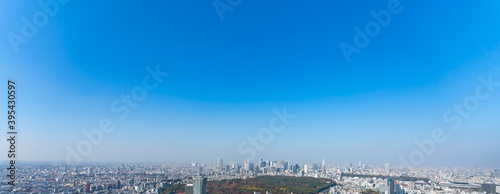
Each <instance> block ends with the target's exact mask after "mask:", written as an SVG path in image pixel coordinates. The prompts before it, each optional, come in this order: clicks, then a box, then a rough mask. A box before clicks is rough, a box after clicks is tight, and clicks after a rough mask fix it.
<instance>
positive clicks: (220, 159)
mask: <svg viewBox="0 0 500 194" xmlns="http://www.w3.org/2000/svg"><path fill="white" fill-rule="evenodd" d="M223 168H224V162H223V161H222V158H218V159H217V170H219V171H222V169H223Z"/></svg>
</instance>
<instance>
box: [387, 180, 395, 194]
mask: <svg viewBox="0 0 500 194" xmlns="http://www.w3.org/2000/svg"><path fill="white" fill-rule="evenodd" d="M387 186H388V187H389V194H396V187H395V185H394V179H391V178H390V179H387Z"/></svg>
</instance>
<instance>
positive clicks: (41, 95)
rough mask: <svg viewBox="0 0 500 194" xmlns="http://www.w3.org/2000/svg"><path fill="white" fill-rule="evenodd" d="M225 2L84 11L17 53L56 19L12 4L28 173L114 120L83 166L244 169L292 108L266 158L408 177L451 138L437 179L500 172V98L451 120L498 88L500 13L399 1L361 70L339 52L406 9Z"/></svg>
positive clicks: (77, 5) (358, 61) (1, 41)
mask: <svg viewBox="0 0 500 194" xmlns="http://www.w3.org/2000/svg"><path fill="white" fill-rule="evenodd" d="M42 2H45V0H43V1H42ZM220 2H222V3H223V4H224V5H227V6H229V7H230V9H231V10H232V11H227V12H225V13H224V14H223V16H224V20H221V18H220V17H219V16H218V13H217V10H216V9H215V8H214V5H213V1H211V0H210V1H193V0H183V1H150V2H138V1H75V0H73V1H70V2H69V3H67V4H65V5H62V4H58V7H59V8H58V9H57V13H56V14H55V15H54V16H53V17H50V16H48V17H47V19H48V21H47V22H46V24H44V23H43V17H39V18H38V19H39V20H40V21H42V23H40V21H38V24H39V25H40V26H41V27H37V29H38V30H37V32H36V34H34V33H33V32H31V34H28V35H33V34H34V35H33V36H32V37H24V38H25V39H26V40H27V42H26V44H24V43H20V44H19V45H18V46H17V49H18V50H17V52H15V49H14V47H16V46H13V45H12V43H11V41H10V38H9V35H8V34H9V33H14V34H17V35H19V36H23V35H22V34H23V33H22V31H23V26H25V23H24V21H23V19H22V18H24V17H25V18H27V20H29V21H31V22H33V16H34V15H36V13H39V12H40V11H42V10H43V9H42V8H41V7H40V6H39V5H38V3H37V1H14V0H6V1H3V2H2V3H1V4H2V5H1V6H0V14H1V15H0V59H1V60H0V77H1V80H2V82H6V80H7V79H8V78H13V79H15V80H16V81H17V85H18V106H17V109H18V126H19V128H20V134H19V140H18V142H19V145H18V147H19V159H22V160H43V161H47V160H49V161H52V160H54V161H62V160H65V157H66V155H67V151H66V147H67V146H69V147H72V148H73V149H76V148H75V147H76V146H77V144H78V143H79V142H81V141H83V140H86V137H85V136H84V135H83V133H82V131H83V130H91V129H95V128H97V127H98V126H99V121H100V120H101V119H102V118H110V119H111V120H112V121H113V124H114V125H115V126H116V129H115V131H113V132H112V133H107V134H104V136H103V141H102V143H101V144H99V145H97V146H93V149H92V151H91V153H90V154H89V155H88V156H85V157H83V159H84V160H88V161H167V162H210V163H215V162H216V159H217V158H218V157H223V158H224V159H225V161H229V160H235V161H239V162H241V161H243V160H245V159H246V158H247V157H248V154H241V153H239V152H238V151H237V147H238V145H240V144H241V143H242V142H245V141H246V140H247V138H248V137H250V136H257V135H258V134H259V132H260V131H261V129H262V128H264V127H268V126H269V122H270V120H272V118H273V117H274V116H275V115H274V114H273V108H276V109H278V110H280V111H281V110H282V109H283V107H285V106H286V108H287V112H288V113H290V114H294V115H296V118H295V119H293V120H290V123H289V124H288V125H287V126H286V128H285V129H284V130H283V131H281V132H276V133H274V138H273V139H272V140H271V141H270V142H269V143H267V144H265V148H264V149H262V150H258V151H257V158H261V157H263V158H265V159H277V160H282V159H283V160H291V161H296V162H301V163H313V162H316V163H319V162H321V160H322V159H323V158H325V160H326V162H327V163H330V164H344V162H353V163H357V161H363V162H367V163H370V164H374V165H383V164H384V163H386V162H389V163H391V164H398V163H399V159H398V156H400V155H401V156H403V157H406V158H408V156H409V154H410V153H411V152H412V151H414V150H418V149H419V148H418V146H417V145H416V144H415V143H414V141H415V140H419V141H421V140H423V139H426V138H431V133H432V132H433V130H434V129H435V128H438V127H440V128H443V129H445V131H446V135H447V137H448V139H447V140H446V141H445V142H444V143H439V144H436V146H435V151H434V152H433V153H432V154H430V155H428V156H427V155H426V156H425V161H424V163H423V164H422V165H423V166H449V167H453V166H464V167H473V166H474V165H475V162H478V165H479V166H485V167H495V168H499V167H500V166H499V164H500V149H499V148H500V141H498V137H499V136H500V121H499V119H498V116H499V115H500V114H499V113H500V88H497V90H496V91H494V92H491V95H490V97H489V98H487V99H485V100H481V101H479V106H478V108H477V110H475V111H473V112H472V113H470V117H468V118H466V119H465V118H464V119H463V120H462V121H463V122H462V124H461V125H460V127H459V129H457V130H449V129H450V126H451V125H452V124H453V122H452V123H450V122H446V121H445V120H444V119H443V114H444V113H445V112H446V111H447V110H448V109H450V108H453V105H454V104H460V103H463V102H464V100H465V99H466V98H467V97H468V96H474V95H475V89H476V87H477V86H478V85H480V84H481V82H480V81H479V79H478V77H479V76H483V77H484V78H485V79H487V78H488V76H489V75H492V79H493V80H494V81H495V80H498V81H500V70H499V69H498V67H499V64H500V63H499V62H500V48H499V46H500V11H499V9H498V8H499V7H500V2H499V1H493V0H489V1H465V2H463V1H460V2H457V1H430V0H413V1H408V0H401V1H399V3H400V4H399V7H398V8H399V13H397V14H392V16H391V20H390V22H388V24H387V25H385V26H381V27H380V32H379V33H378V34H377V35H376V36H374V37H370V42H369V43H368V45H367V46H366V47H364V48H360V49H359V50H360V51H361V52H360V53H354V54H352V55H351V56H350V58H351V62H350V63H349V62H347V60H346V57H345V56H344V55H343V53H342V50H341V48H340V46H339V45H340V44H341V43H342V42H345V43H347V44H349V45H354V46H355V43H354V38H355V37H356V33H357V32H356V31H355V30H354V28H355V27H359V28H360V29H362V30H363V31H364V30H365V26H366V25H367V24H370V22H372V21H376V20H375V19H374V17H373V16H372V15H371V13H370V12H371V11H372V10H373V11H375V12H376V13H380V11H381V10H388V4H391V3H394V1H390V0H381V1H369V2H368V1H361V0H353V1H324V0H320V1H312V2H305V1H264V0H252V1H250V0H242V2H241V4H238V5H231V4H230V2H228V1H225V0H221V1H220ZM232 2H237V1H232ZM219 5H222V4H219ZM219 8H220V7H219ZM49 9H51V10H52V11H54V7H50V8H49ZM43 13H46V12H43ZM40 18H41V19H40ZM386 19H387V18H386ZM42 24H44V25H42ZM379 26H380V25H379ZM157 64H158V65H159V67H160V69H161V71H167V72H169V73H170V74H169V76H168V77H166V78H164V80H163V82H162V83H161V84H160V85H159V86H158V87H156V88H155V89H153V90H151V91H148V93H147V97H146V99H145V100H143V101H141V102H138V103H137V104H138V106H137V107H136V108H134V109H131V110H130V114H129V115H128V117H127V118H126V119H124V120H121V119H119V116H120V115H121V113H116V112H113V111H112V109H111V105H112V103H113V101H115V100H116V99H120V97H121V95H122V94H130V92H131V91H132V89H133V88H134V87H135V86H140V85H142V80H143V78H144V77H145V76H146V75H148V71H147V70H146V67H148V66H149V67H152V68H153V69H154V68H156V65H157ZM0 88H1V89H2V90H4V91H5V90H7V89H6V84H5V85H4V86H1V87H0ZM482 92H488V90H483V91H482ZM2 99H4V100H5V103H4V104H6V96H4V97H3V98H2ZM0 103H1V101H0ZM5 109H6V107H5V108H4V110H5ZM6 112H7V111H1V113H0V116H1V117H2V118H6V117H7V115H6ZM2 144H5V146H1V147H0V151H2V152H6V148H7V144H6V142H4V143H2ZM4 159H5V158H4Z"/></svg>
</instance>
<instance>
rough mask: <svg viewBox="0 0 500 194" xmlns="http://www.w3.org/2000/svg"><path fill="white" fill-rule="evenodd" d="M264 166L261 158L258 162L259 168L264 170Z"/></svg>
mask: <svg viewBox="0 0 500 194" xmlns="http://www.w3.org/2000/svg"><path fill="white" fill-rule="evenodd" d="M265 166H266V164H265V163H264V160H262V158H261V159H260V160H259V168H264V167H265Z"/></svg>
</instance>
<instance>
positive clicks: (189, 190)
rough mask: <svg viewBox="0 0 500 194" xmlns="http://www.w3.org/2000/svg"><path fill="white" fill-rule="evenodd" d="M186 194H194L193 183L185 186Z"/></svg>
mask: <svg viewBox="0 0 500 194" xmlns="http://www.w3.org/2000/svg"><path fill="white" fill-rule="evenodd" d="M184 193H185V194H193V184H187V185H186V187H185V188H184Z"/></svg>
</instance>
